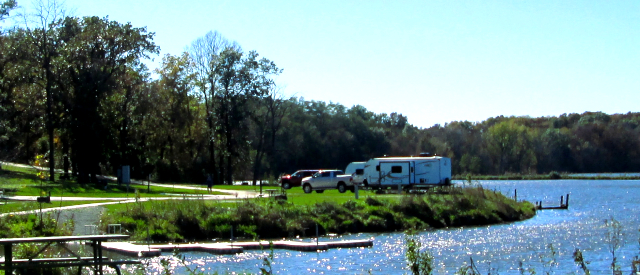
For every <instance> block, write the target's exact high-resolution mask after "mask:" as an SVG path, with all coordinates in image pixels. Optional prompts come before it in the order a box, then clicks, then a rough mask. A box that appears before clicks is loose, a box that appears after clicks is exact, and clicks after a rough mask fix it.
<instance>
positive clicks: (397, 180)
mask: <svg viewBox="0 0 640 275" xmlns="http://www.w3.org/2000/svg"><path fill="white" fill-rule="evenodd" d="M363 183H364V185H365V186H369V187H372V188H386V187H395V186H399V187H403V188H411V187H413V186H414V185H449V184H451V159H450V158H446V157H440V156H429V157H422V156H420V157H383V158H373V159H370V160H369V161H367V162H366V163H365V165H364V180H363Z"/></svg>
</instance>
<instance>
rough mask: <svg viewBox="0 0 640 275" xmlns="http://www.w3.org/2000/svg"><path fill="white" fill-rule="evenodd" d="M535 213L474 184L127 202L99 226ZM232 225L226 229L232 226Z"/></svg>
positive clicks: (240, 226) (222, 227)
mask: <svg viewBox="0 0 640 275" xmlns="http://www.w3.org/2000/svg"><path fill="white" fill-rule="evenodd" d="M534 215H535V208H534V205H533V204H531V203H529V202H516V201H514V200H513V199H511V198H508V197H506V196H504V195H503V194H501V193H496V192H494V191H490V190H485V189H483V188H482V187H473V188H457V189H454V191H451V192H450V193H448V194H423V195H405V196H402V197H400V198H397V199H394V198H385V197H381V196H375V197H373V196H368V197H366V198H364V199H360V200H349V201H346V202H343V203H337V202H332V201H326V202H319V203H316V204H313V205H296V204H294V203H291V202H286V201H276V200H272V199H258V200H249V199H245V200H239V201H237V202H235V203H220V202H215V203H212V202H207V201H204V200H198V199H184V200H173V201H152V202H148V203H134V204H127V205H125V206H124V207H122V206H120V208H119V209H112V210H110V211H107V212H106V213H105V214H104V215H103V217H102V219H101V220H102V224H101V226H102V227H104V228H105V229H106V226H107V224H112V223H119V224H122V226H123V229H124V230H126V232H128V234H130V235H131V238H132V240H145V239H147V237H148V238H149V239H151V240H153V241H156V242H189V241H203V240H215V239H228V238H230V237H231V234H233V236H235V237H242V238H245V239H259V238H294V237H304V236H315V225H316V224H317V225H318V229H319V231H320V234H322V235H324V234H327V233H338V234H343V233H360V232H394V231H404V230H408V229H416V230H429V229H437V228H446V227H462V226H480V225H490V224H499V223H504V222H514V221H521V220H525V219H528V218H531V217H533V216H534ZM232 232H233V233H232Z"/></svg>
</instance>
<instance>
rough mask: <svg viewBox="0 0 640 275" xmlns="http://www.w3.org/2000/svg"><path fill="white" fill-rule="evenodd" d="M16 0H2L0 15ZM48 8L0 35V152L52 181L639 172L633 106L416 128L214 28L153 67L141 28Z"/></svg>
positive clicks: (148, 35)
mask: <svg viewBox="0 0 640 275" xmlns="http://www.w3.org/2000/svg"><path fill="white" fill-rule="evenodd" d="M49 3H51V2H49ZM52 3H54V4H55V2H52ZM15 7H16V2H15V1H13V0H8V1H5V2H4V3H3V4H2V6H1V7H0V8H1V10H0V16H1V18H0V20H4V19H5V18H6V16H8V15H9V13H10V12H11V11H12V9H13V8H15ZM42 7H45V8H42V9H39V10H38V12H36V13H35V14H34V15H33V16H32V19H36V20H31V21H29V22H32V23H30V24H23V25H20V26H13V27H12V28H8V29H3V30H2V32H1V33H0V159H2V160H6V161H16V162H30V161H32V160H33V159H34V158H35V157H36V156H37V155H44V156H45V157H46V158H47V159H48V163H49V169H50V174H51V180H53V179H54V178H53V169H54V168H59V169H63V171H64V174H63V176H65V177H73V178H75V179H77V180H78V181H79V182H95V181H96V175H99V174H114V173H115V171H116V170H117V169H118V168H119V167H121V166H122V165H129V166H130V167H131V172H132V176H133V177H138V178H146V177H147V176H149V175H152V176H153V177H154V178H155V179H156V180H160V181H193V182H201V181H204V179H205V178H206V177H207V176H211V177H212V179H213V181H214V183H215V184H222V183H226V184H229V183H231V182H232V181H233V180H253V181H254V182H255V181H258V180H261V179H268V178H274V177H276V176H277V175H279V174H280V173H291V172H293V171H295V170H297V169H303V168H341V169H342V168H344V167H345V166H346V165H347V164H348V163H349V162H352V161H365V160H367V159H370V158H373V157H379V156H384V155H389V156H398V155H402V156H408V155H417V154H419V153H421V152H431V153H436V154H439V155H443V156H447V157H450V158H452V161H453V173H454V174H465V173H472V174H504V173H548V172H550V171H558V172H634V171H638V170H639V169H640V168H638V167H640V166H639V165H638V164H640V152H639V151H640V146H639V141H640V140H639V138H640V135H639V132H640V128H638V123H639V116H640V115H639V114H638V113H627V114H615V115H608V114H604V113H600V112H586V113H583V114H563V115H560V116H558V117H540V118H530V117H502V116H500V117H495V118H489V119H487V120H485V121H482V122H469V121H455V122H451V123H447V124H445V125H434V126H432V127H429V128H419V127H416V126H413V125H411V124H410V123H408V120H407V117H405V116H403V115H402V114H400V113H391V114H384V113H382V114H377V113H374V112H371V111H369V110H367V109H366V108H365V107H364V106H360V105H355V106H352V107H350V108H348V107H345V106H343V105H341V104H339V103H333V102H329V103H327V102H322V101H307V100H304V98H297V97H287V96H285V93H284V91H283V90H282V89H281V88H280V87H278V86H277V83H275V81H274V77H275V76H277V75H278V74H280V73H281V72H282V69H281V68H279V67H277V65H276V64H275V62H273V61H271V60H269V59H266V58H264V57H261V56H260V55H259V54H258V53H257V52H255V51H245V50H243V49H242V47H241V46H240V45H239V44H238V43H236V42H234V41H231V40H228V39H226V38H225V37H223V36H222V35H221V34H220V33H218V32H209V33H207V34H205V35H204V36H202V37H200V38H198V39H196V40H195V41H193V42H191V43H190V44H189V46H188V47H187V48H186V50H185V52H184V53H183V54H181V55H178V56H173V55H166V56H164V57H162V61H161V65H160V66H159V67H158V69H156V70H154V71H153V72H152V71H150V70H149V69H148V68H147V67H146V66H145V63H144V61H145V60H147V59H149V58H150V57H151V56H154V55H157V54H158V53H159V47H158V46H157V45H155V43H154V42H153V37H154V33H152V32H149V31H147V30H146V28H137V27H134V26H132V25H131V24H130V23H126V24H122V23H119V22H116V21H113V20H109V19H108V18H98V17H71V16H65V15H64V11H63V9H61V8H60V7H59V6H57V5H42ZM25 22H26V20H25ZM33 22H35V23H33ZM425 115H429V114H428V113H425Z"/></svg>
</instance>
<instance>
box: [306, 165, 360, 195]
mask: <svg viewBox="0 0 640 275" xmlns="http://www.w3.org/2000/svg"><path fill="white" fill-rule="evenodd" d="M352 181H353V178H352V177H351V176H350V175H345V174H344V172H342V170H320V171H318V172H317V173H315V174H313V176H311V177H306V178H304V179H302V190H304V192H305V193H311V192H312V191H313V190H315V191H316V193H322V192H324V190H327V189H338V191H339V192H340V193H344V192H345V191H347V190H349V189H351V190H353V182H352Z"/></svg>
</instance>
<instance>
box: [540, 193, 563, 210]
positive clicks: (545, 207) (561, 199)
mask: <svg viewBox="0 0 640 275" xmlns="http://www.w3.org/2000/svg"><path fill="white" fill-rule="evenodd" d="M536 209H537V210H553V209H565V210H566V209H569V194H567V200H566V201H565V200H564V196H561V197H560V206H542V201H537V202H536Z"/></svg>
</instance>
